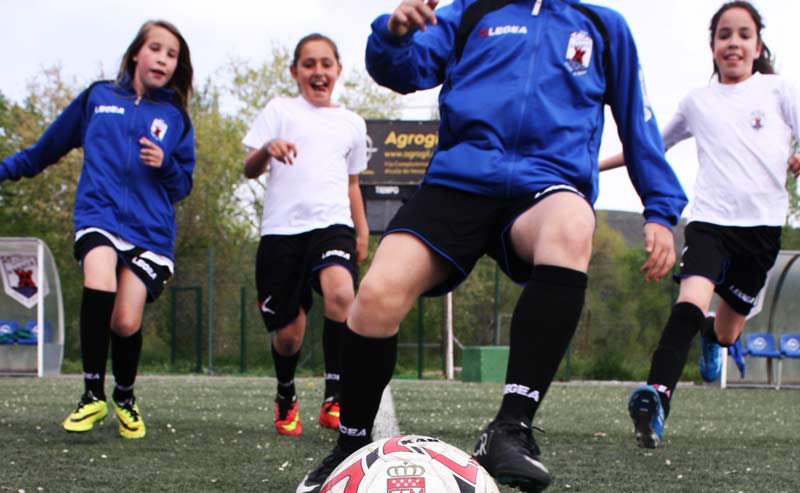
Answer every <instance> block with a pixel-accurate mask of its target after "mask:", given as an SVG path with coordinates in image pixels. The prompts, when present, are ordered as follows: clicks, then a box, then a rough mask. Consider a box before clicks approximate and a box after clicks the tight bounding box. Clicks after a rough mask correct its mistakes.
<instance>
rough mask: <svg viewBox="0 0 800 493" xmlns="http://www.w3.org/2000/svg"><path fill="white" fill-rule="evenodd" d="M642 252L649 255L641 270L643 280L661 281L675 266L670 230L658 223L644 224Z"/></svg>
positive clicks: (673, 241) (673, 242)
mask: <svg viewBox="0 0 800 493" xmlns="http://www.w3.org/2000/svg"><path fill="white" fill-rule="evenodd" d="M644 250H645V251H646V252H647V253H649V254H650V255H649V256H648V257H647V260H646V261H645V263H644V265H642V269H641V270H642V272H644V273H645V275H644V278H645V280H647V281H650V280H653V279H655V280H656V281H658V280H661V278H662V277H664V276H665V275H667V274H668V273H669V271H670V269H672V266H673V265H674V264H675V240H674V238H673V236H672V230H671V229H669V228H667V227H666V226H662V225H660V224H658V223H653V222H648V223H645V225H644Z"/></svg>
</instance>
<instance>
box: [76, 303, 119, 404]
mask: <svg viewBox="0 0 800 493" xmlns="http://www.w3.org/2000/svg"><path fill="white" fill-rule="evenodd" d="M116 297H117V293H114V292H110V291H99V290H96V289H92V288H87V287H84V288H83V298H82V299H81V313H80V341H81V361H82V362H83V386H84V391H89V390H91V391H92V394H94V396H95V397H97V398H98V399H100V400H105V398H106V397H105V396H106V394H105V390H104V389H103V383H104V381H105V374H106V361H107V360H108V345H109V342H108V341H109V337H110V334H111V329H110V325H111V313H112V312H113V311H114V300H115V299H116Z"/></svg>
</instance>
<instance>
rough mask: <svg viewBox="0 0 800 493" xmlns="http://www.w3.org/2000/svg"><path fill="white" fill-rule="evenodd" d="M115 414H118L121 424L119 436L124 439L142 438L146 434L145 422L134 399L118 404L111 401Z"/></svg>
mask: <svg viewBox="0 0 800 493" xmlns="http://www.w3.org/2000/svg"><path fill="white" fill-rule="evenodd" d="M111 405H112V406H114V412H116V413H117V421H118V422H119V434H120V436H121V437H122V438H142V437H144V434H145V427H144V421H142V414H141V413H140V412H139V406H137V405H136V399H134V398H133V397H132V398H130V399H127V400H125V402H117V401H115V400H114V399H111Z"/></svg>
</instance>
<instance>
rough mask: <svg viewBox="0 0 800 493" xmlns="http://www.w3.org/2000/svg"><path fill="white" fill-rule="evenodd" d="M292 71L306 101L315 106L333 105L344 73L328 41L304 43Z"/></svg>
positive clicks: (317, 40)
mask: <svg viewBox="0 0 800 493" xmlns="http://www.w3.org/2000/svg"><path fill="white" fill-rule="evenodd" d="M290 71H291V73H292V77H294V80H295V81H297V87H298V88H299V90H300V94H301V95H302V96H303V97H304V98H305V100H306V101H308V102H309V103H311V104H313V105H314V106H330V105H331V94H333V87H334V85H336V80H337V79H338V78H339V75H341V73H342V65H341V64H340V63H339V60H337V58H336V52H335V51H334V48H333V46H331V44H330V43H329V42H328V41H326V40H324V39H314V40H310V41H306V42H305V43H303V46H302V47H301V48H300V51H299V56H298V57H297V61H296V62H295V64H294V65H292V67H291V68H290Z"/></svg>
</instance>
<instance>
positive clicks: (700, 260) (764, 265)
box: [677, 221, 781, 315]
mask: <svg viewBox="0 0 800 493" xmlns="http://www.w3.org/2000/svg"><path fill="white" fill-rule="evenodd" d="M684 234H685V236H686V244H685V246H684V247H683V252H682V253H681V271H680V274H679V275H678V276H677V277H678V278H679V279H681V278H684V277H689V276H701V277H705V278H707V279H709V280H710V281H711V282H713V283H714V284H715V288H714V291H715V292H716V293H717V294H718V295H719V296H720V298H722V299H724V300H725V301H726V302H727V303H728V305H730V306H731V308H733V310H734V311H736V313H739V314H741V315H747V314H748V313H750V310H751V309H752V308H753V306H754V305H755V304H756V297H757V296H758V293H759V292H760V291H761V288H763V287H764V283H765V282H766V280H767V273H768V272H769V270H770V269H771V268H772V266H773V265H774V264H775V259H776V258H777V257H778V252H779V251H780V249H781V228H780V227H778V226H754V227H739V226H719V225H717V224H711V223H704V222H699V221H694V222H691V223H689V224H688V225H687V226H686V229H685V231H684Z"/></svg>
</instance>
